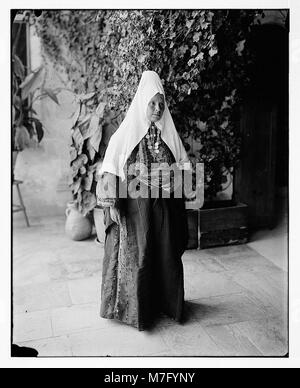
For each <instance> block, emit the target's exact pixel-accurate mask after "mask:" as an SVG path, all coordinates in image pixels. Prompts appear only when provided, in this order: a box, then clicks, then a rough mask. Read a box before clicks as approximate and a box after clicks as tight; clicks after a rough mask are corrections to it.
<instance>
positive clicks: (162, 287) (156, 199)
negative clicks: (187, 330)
mask: <svg viewBox="0 0 300 388" xmlns="http://www.w3.org/2000/svg"><path fill="white" fill-rule="evenodd" d="M174 163H176V164H175V165H176V166H177V167H178V168H179V169H182V168H190V163H189V159H188V157H187V154H186V151H185V149H184V147H183V144H182V142H181V140H180V137H179V135H178V133H177V131H176V128H175V126H174V123H173V120H172V117H171V114H170V112H169V109H168V107H167V105H166V101H165V94H164V89H163V86H162V83H161V80H160V78H159V76H158V75H157V73H155V72H154V71H145V72H144V73H143V74H142V78H141V80H140V83H139V86H138V89H137V92H136V94H135V96H134V98H133V101H132V103H131V106H130V108H129V110H128V112H127V114H126V117H125V119H124V120H123V122H122V123H121V125H120V127H119V128H118V130H117V131H116V132H115V133H114V134H113V135H112V137H111V139H110V141H109V144H108V147H107V150H106V153H105V157H104V160H103V163H102V165H101V169H100V171H99V176H100V179H99V181H98V184H97V198H98V204H99V205H101V206H103V208H104V222H105V228H106V238H105V254H104V259H103V273H102V288H101V311H100V315H101V316H102V317H103V318H114V319H118V320H120V321H122V322H125V323H127V324H130V325H133V326H135V327H137V328H138V329H139V330H144V329H145V328H148V327H150V325H151V324H152V323H153V321H154V319H155V318H156V317H157V316H158V315H159V314H160V313H165V314H167V315H168V316H169V317H171V318H173V319H175V320H176V321H178V322H180V321H181V320H182V318H183V307H184V284H183V265H182V261H181V256H182V254H183V252H184V250H185V247H186V244H187V220H186V214H185V206H184V199H183V198H182V196H181V197H180V198H178V196H175V195H174V192H175V184H174V182H175V180H174V170H172V168H168V167H169V166H172V165H173V166H174ZM170 172H171V178H170V176H169V175H170V174H169V173H170ZM168 178H170V179H168ZM179 189H181V188H179ZM177 190H178V185H177ZM182 191H183V190H182ZM177 192H178V191H177ZM120 193H122V195H120ZM124 193H125V195H124ZM153 193H156V195H153ZM145 194H146V195H145ZM151 194H152V195H151ZM168 195H169V198H168Z"/></svg>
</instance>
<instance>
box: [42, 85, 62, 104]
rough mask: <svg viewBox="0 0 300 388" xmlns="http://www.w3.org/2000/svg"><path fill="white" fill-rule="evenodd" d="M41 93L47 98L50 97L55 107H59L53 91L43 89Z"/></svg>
mask: <svg viewBox="0 0 300 388" xmlns="http://www.w3.org/2000/svg"><path fill="white" fill-rule="evenodd" d="M43 92H44V93H46V94H47V96H48V97H50V98H51V100H53V101H54V102H55V103H56V104H57V105H59V101H58V99H57V96H56V94H55V93H54V92H53V90H51V89H48V88H45V89H43Z"/></svg>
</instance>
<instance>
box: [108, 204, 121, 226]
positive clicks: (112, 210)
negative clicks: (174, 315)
mask: <svg viewBox="0 0 300 388" xmlns="http://www.w3.org/2000/svg"><path fill="white" fill-rule="evenodd" d="M109 213H110V218H111V219H112V220H113V221H114V222H115V223H116V224H119V211H118V209H117V208H116V207H113V206H110V208H109Z"/></svg>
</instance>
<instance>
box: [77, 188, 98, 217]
mask: <svg viewBox="0 0 300 388" xmlns="http://www.w3.org/2000/svg"><path fill="white" fill-rule="evenodd" d="M81 205H82V212H83V214H84V215H86V214H87V213H88V212H90V211H91V210H93V209H94V207H95V206H96V205H97V200H96V196H95V195H94V194H93V193H91V192H89V191H83V193H82V204H81Z"/></svg>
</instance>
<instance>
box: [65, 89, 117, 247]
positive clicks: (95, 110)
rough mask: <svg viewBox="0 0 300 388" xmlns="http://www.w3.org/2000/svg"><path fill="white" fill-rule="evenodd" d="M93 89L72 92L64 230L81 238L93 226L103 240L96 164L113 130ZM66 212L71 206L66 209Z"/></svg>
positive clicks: (102, 103)
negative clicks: (73, 103)
mask: <svg viewBox="0 0 300 388" xmlns="http://www.w3.org/2000/svg"><path fill="white" fill-rule="evenodd" d="M101 96H102V95H101V94H97V93H95V92H92V93H87V94H82V95H75V97H76V99H77V101H78V109H77V110H76V111H75V113H74V117H73V119H74V121H73V122H74V125H73V127H72V129H71V144H70V161H71V162H70V166H71V171H70V182H69V184H70V187H71V189H72V193H73V202H72V203H71V204H70V206H71V208H72V214H73V219H71V218H70V216H69V218H68V220H67V223H66V232H67V234H68V235H69V236H70V237H71V238H72V239H73V240H83V239H85V238H88V237H89V236H90V235H91V233H92V222H93V220H94V224H95V227H96V232H97V238H98V242H101V243H102V242H104V223H103V211H102V208H101V207H100V206H97V200H96V185H97V167H98V166H99V163H100V162H101V159H102V158H103V156H104V151H105V149H106V146H107V144H108V140H109V137H110V136H111V134H112V132H113V131H114V130H115V129H114V126H113V124H112V122H111V120H110V119H109V118H108V115H106V118H105V108H106V102H104V101H101V100H100V102H98V101H99V98H101ZM67 212H68V214H71V210H68V209H67ZM75 215H76V216H75Z"/></svg>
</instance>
